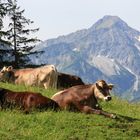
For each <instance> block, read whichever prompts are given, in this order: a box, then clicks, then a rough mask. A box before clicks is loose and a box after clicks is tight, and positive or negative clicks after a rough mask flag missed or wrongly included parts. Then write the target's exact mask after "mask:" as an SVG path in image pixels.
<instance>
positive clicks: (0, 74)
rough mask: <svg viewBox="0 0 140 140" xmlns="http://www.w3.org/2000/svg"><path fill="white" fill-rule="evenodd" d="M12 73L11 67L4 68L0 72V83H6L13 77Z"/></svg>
mask: <svg viewBox="0 0 140 140" xmlns="http://www.w3.org/2000/svg"><path fill="white" fill-rule="evenodd" d="M12 71H13V67H12V66H9V67H5V66H4V67H3V68H2V69H1V71H0V81H2V82H3V81H4V82H8V81H9V79H10V78H11V76H13V75H12Z"/></svg>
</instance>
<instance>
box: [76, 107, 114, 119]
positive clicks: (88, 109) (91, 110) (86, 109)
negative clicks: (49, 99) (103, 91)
mask: <svg viewBox="0 0 140 140" xmlns="http://www.w3.org/2000/svg"><path fill="white" fill-rule="evenodd" d="M78 109H79V110H80V111H81V112H83V113H87V114H98V115H104V116H105V117H109V118H113V119H114V118H116V116H115V115H114V114H112V113H108V112H106V111H103V110H97V109H94V108H91V107H90V106H78Z"/></svg>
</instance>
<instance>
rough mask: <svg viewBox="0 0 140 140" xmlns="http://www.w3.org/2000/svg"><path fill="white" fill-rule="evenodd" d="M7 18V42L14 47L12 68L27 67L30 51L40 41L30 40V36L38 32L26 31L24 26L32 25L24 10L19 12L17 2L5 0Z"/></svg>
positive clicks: (34, 30) (15, 0)
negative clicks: (8, 21) (8, 19)
mask: <svg viewBox="0 0 140 140" xmlns="http://www.w3.org/2000/svg"><path fill="white" fill-rule="evenodd" d="M7 1H8V3H7V4H8V6H7V11H8V17H9V18H10V23H9V30H8V31H7V33H8V38H7V39H8V40H9V41H10V43H11V44H12V46H13V47H14V51H13V55H14V67H16V68H18V67H23V66H26V65H27V61H28V57H27V55H29V54H30V53H31V52H30V50H31V49H32V48H33V47H35V45H34V44H35V43H37V42H38V41H40V40H39V39H37V38H32V37H31V36H30V35H31V34H32V33H35V32H36V31H38V30H39V28H36V29H27V28H26V26H27V25H30V24H32V23H33V21H31V20H30V19H27V18H26V17H25V16H24V12H25V10H20V7H19V6H18V5H17V0H7Z"/></svg>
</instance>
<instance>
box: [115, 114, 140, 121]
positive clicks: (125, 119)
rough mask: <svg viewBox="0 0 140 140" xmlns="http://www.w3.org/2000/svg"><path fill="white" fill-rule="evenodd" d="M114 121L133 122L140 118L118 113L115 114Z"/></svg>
mask: <svg viewBox="0 0 140 140" xmlns="http://www.w3.org/2000/svg"><path fill="white" fill-rule="evenodd" d="M116 116H117V117H116V118H115V120H116V121H120V122H124V121H126V122H135V121H140V119H137V118H132V117H128V116H124V115H120V114H116Z"/></svg>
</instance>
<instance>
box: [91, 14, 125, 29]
mask: <svg viewBox="0 0 140 140" xmlns="http://www.w3.org/2000/svg"><path fill="white" fill-rule="evenodd" d="M113 26H116V27H119V28H120V27H121V28H124V27H127V26H128V25H127V24H126V23H125V22H124V21H123V20H122V19H120V18H119V17H118V16H109V15H107V16H104V17H103V18H102V19H100V20H98V21H97V22H96V23H95V24H94V25H93V26H92V27H91V28H90V29H91V30H99V29H109V28H111V27H113Z"/></svg>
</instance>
